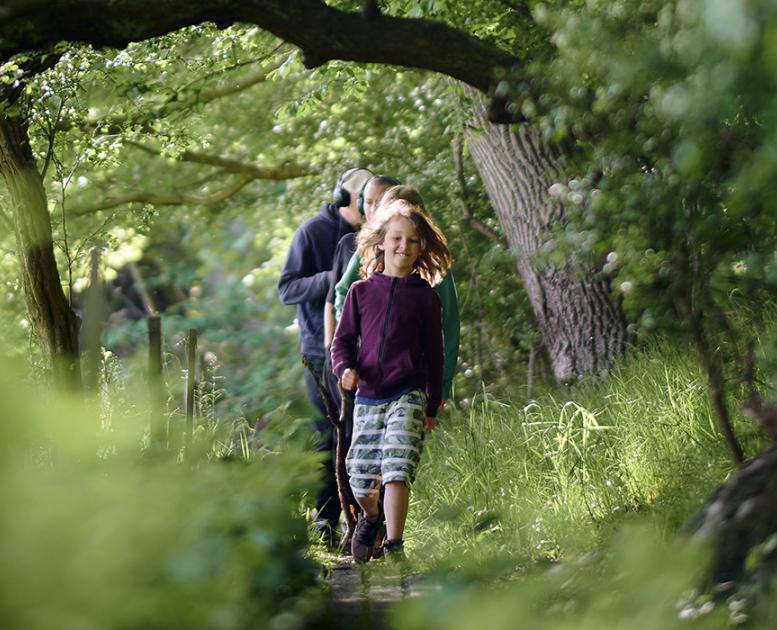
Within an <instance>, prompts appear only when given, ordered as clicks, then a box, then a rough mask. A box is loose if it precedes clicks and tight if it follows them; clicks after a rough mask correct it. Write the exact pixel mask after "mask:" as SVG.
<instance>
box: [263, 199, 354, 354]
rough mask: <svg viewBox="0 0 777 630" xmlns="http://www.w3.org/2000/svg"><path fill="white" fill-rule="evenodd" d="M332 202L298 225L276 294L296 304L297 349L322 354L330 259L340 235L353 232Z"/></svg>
mask: <svg viewBox="0 0 777 630" xmlns="http://www.w3.org/2000/svg"><path fill="white" fill-rule="evenodd" d="M353 231H354V230H353V228H352V227H351V225H350V224H349V223H348V222H347V221H345V219H343V218H342V217H341V216H340V210H339V208H337V207H336V206H334V205H327V206H324V207H323V208H321V210H320V211H319V212H318V214H317V215H316V216H314V217H312V218H310V219H308V220H307V221H305V222H304V223H303V224H302V225H300V226H299V228H297V231H296V232H295V233H294V238H293V239H292V241H291V247H290V248H289V254H288V256H286V262H285V264H284V265H283V269H282V270H281V277H280V280H279V281H278V294H279V295H280V297H281V301H282V302H283V303H284V304H296V305H297V322H298V324H299V336H300V349H301V351H302V353H303V354H310V355H314V356H319V357H323V356H324V301H325V299H326V294H327V291H328V290H329V282H330V279H331V275H330V270H331V269H332V259H333V258H334V254H335V248H336V247H337V243H338V242H339V241H340V238H341V237H342V236H343V235H345V234H347V233H349V232H353Z"/></svg>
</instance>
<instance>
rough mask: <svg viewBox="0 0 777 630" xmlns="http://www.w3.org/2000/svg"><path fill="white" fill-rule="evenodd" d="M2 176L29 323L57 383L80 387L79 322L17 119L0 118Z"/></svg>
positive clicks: (26, 141) (23, 131)
mask: <svg viewBox="0 0 777 630" xmlns="http://www.w3.org/2000/svg"><path fill="white" fill-rule="evenodd" d="M0 173H2V176H3V179H4V181H5V184H6V186H7V189H8V194H9V198H10V205H11V212H12V216H13V228H14V234H15V237H16V249H17V254H18V258H19V265H20V271H21V278H22V287H23V289H24V297H25V301H26V304H27V313H28V317H29V318H30V324H31V325H32V328H33V332H34V333H35V334H36V335H37V337H38V339H39V343H40V344H41V349H42V351H43V355H44V357H45V358H46V359H47V360H48V361H49V367H50V368H51V369H52V370H53V373H54V378H55V381H56V382H58V383H61V384H64V385H68V386H71V387H72V386H78V385H79V384H80V377H81V375H80V368H79V360H78V319H77V317H76V316H75V314H74V313H73V311H72V310H71V308H70V305H69V304H68V301H67V298H66V297H65V293H64V291H63V290H62V284H61V282H60V278H59V272H58V271H57V263H56V260H55V258H54V244H53V239H52V232H51V220H50V217H49V211H48V206H47V203H46V193H45V192H44V189H43V182H42V180H41V176H40V173H38V169H37V167H36V165H35V159H34V158H33V155H32V151H31V149H30V143H29V138H28V135H27V127H26V123H25V121H24V120H23V119H22V117H21V116H14V117H7V116H0Z"/></svg>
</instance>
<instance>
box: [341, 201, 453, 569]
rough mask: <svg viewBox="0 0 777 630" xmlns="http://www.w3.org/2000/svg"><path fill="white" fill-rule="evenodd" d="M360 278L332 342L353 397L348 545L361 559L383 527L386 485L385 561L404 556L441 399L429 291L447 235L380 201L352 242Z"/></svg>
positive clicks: (397, 204) (411, 211) (443, 261)
mask: <svg viewBox="0 0 777 630" xmlns="http://www.w3.org/2000/svg"><path fill="white" fill-rule="evenodd" d="M358 247H359V254H360V256H361V259H362V275H363V276H364V277H365V278H366V280H361V281H358V282H355V283H354V284H353V285H352V286H351V289H350V291H349V292H348V295H347V297H346V299H345V305H344V307H343V314H342V317H341V318H340V323H339V324H338V326H337V330H336V331H335V338H334V342H333V343H332V368H333V370H334V372H335V374H336V375H337V377H338V378H339V379H340V381H341V383H342V385H343V388H344V389H346V390H352V389H354V388H357V391H356V407H355V410H354V427H353V440H352V443H351V448H350V449H349V451H348V456H347V459H346V464H347V469H348V475H349V479H350V485H351V489H352V490H353V494H354V497H355V498H356V501H357V502H358V503H359V505H360V507H361V508H362V510H363V513H362V514H360V515H359V520H358V522H357V525H356V530H355V531H354V534H353V538H352V539H351V551H352V553H353V557H354V559H355V560H357V561H360V562H366V561H367V560H369V559H370V557H371V556H372V552H373V547H374V542H375V537H376V535H377V532H378V529H379V526H380V520H381V519H380V516H381V515H380V505H379V501H378V497H379V494H380V489H381V486H384V489H385V497H384V501H383V509H384V511H385V517H386V543H385V545H384V547H383V551H384V553H385V555H386V556H387V557H388V558H391V557H392V556H394V557H401V555H402V545H403V542H402V536H403V533H404V527H405V520H406V518H407V510H408V502H409V496H410V484H411V483H412V482H413V480H414V478H415V471H416V468H417V466H418V462H419V461H420V457H421V450H422V447H423V432H424V431H431V430H432V429H433V428H434V426H435V418H436V416H437V411H438V408H439V406H440V402H441V401H442V378H443V336H442V317H441V307H440V298H439V296H438V295H437V294H436V293H435V292H434V291H433V290H432V284H437V283H439V282H440V281H441V280H442V277H443V276H444V275H445V273H446V272H447V270H448V268H449V267H450V262H451V257H450V252H449V251H448V247H447V244H446V242H445V237H444V236H443V235H442V233H441V232H440V231H439V230H438V229H437V228H436V226H435V225H434V223H433V222H432V220H431V219H430V218H429V217H428V216H427V215H426V214H425V213H424V212H423V210H422V209H421V208H420V206H417V205H413V204H411V203H409V202H408V201H405V200H404V199H397V200H396V201H393V202H390V203H388V204H386V205H381V207H380V208H379V209H378V211H377V213H376V215H375V216H374V217H373V219H372V220H370V221H369V222H368V223H367V225H366V227H364V228H362V231H361V232H360V234H359V237H358Z"/></svg>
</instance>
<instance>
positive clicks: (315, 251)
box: [278, 168, 372, 544]
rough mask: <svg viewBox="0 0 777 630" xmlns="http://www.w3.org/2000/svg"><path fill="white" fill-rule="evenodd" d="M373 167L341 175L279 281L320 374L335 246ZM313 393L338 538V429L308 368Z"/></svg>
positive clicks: (329, 525) (324, 528)
mask: <svg viewBox="0 0 777 630" xmlns="http://www.w3.org/2000/svg"><path fill="white" fill-rule="evenodd" d="M371 176H372V173H371V172H370V171H368V170H367V169H363V168H351V169H348V170H347V171H345V172H344V173H343V174H342V175H341V176H340V177H339V178H338V180H337V185H336V186H335V199H334V203H332V204H327V205H325V206H323V207H322V208H321V210H319V212H318V214H316V216H314V217H312V218H310V219H308V220H307V221H305V222H304V223H303V224H302V225H300V227H299V228H297V231H296V232H295V233H294V237H293V238H292V241H291V247H290V248H289V253H288V255H287V257H286V262H285V263H284V265H283V269H282V270H281V276H280V280H279V281H278V293H279V295H280V298H281V301H282V302H283V303H284V304H295V305H296V306H297V325H298V326H299V335H300V351H301V353H302V354H303V355H304V356H305V357H306V358H307V359H308V360H309V361H310V362H311V363H312V364H313V365H314V366H315V369H316V370H317V371H318V373H319V374H322V372H323V365H324V301H325V299H326V294H327V291H328V290H329V285H330V279H331V275H330V270H331V269H332V260H333V258H334V253H335V248H336V247H337V243H338V242H339V241H340V239H341V238H342V237H343V236H344V235H345V234H347V233H349V232H353V231H355V230H357V229H358V227H359V226H360V225H361V223H362V215H361V213H360V212H359V208H358V202H359V200H358V196H359V193H360V192H361V190H362V188H363V187H364V184H365V183H366V181H367V180H368V179H369V178H370V177H371ZM305 384H306V386H307V391H308V398H309V400H310V402H311V403H313V405H314V406H315V408H316V410H317V413H316V417H315V418H313V429H314V431H315V432H316V433H317V441H316V450H318V451H320V452H326V453H328V456H327V458H326V461H325V466H324V485H323V486H322V488H321V490H320V491H319V493H318V496H317V497H316V510H317V513H318V516H317V519H318V523H317V529H318V530H319V531H320V532H321V533H322V534H323V535H325V537H326V539H327V542H330V543H332V544H334V539H335V532H336V531H337V522H338V520H339V517H340V502H339V499H338V495H337V483H336V481H335V473H334V460H333V457H334V448H333V444H332V442H333V431H332V428H331V425H330V424H329V421H328V420H327V418H326V408H325V406H324V403H323V401H322V400H321V397H320V395H319V393H318V390H317V388H316V384H315V381H314V379H313V377H312V375H311V374H310V373H309V372H308V371H306V372H305Z"/></svg>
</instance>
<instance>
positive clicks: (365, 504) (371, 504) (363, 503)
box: [354, 492, 380, 518]
mask: <svg viewBox="0 0 777 630" xmlns="http://www.w3.org/2000/svg"><path fill="white" fill-rule="evenodd" d="M379 496H380V495H379V494H378V493H377V492H376V493H375V494H371V495H369V496H366V497H359V496H354V498H355V499H356V502H357V503H358V504H359V507H361V509H362V510H364V514H365V515H366V516H368V517H369V518H372V517H373V516H377V515H378V497H379Z"/></svg>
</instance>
